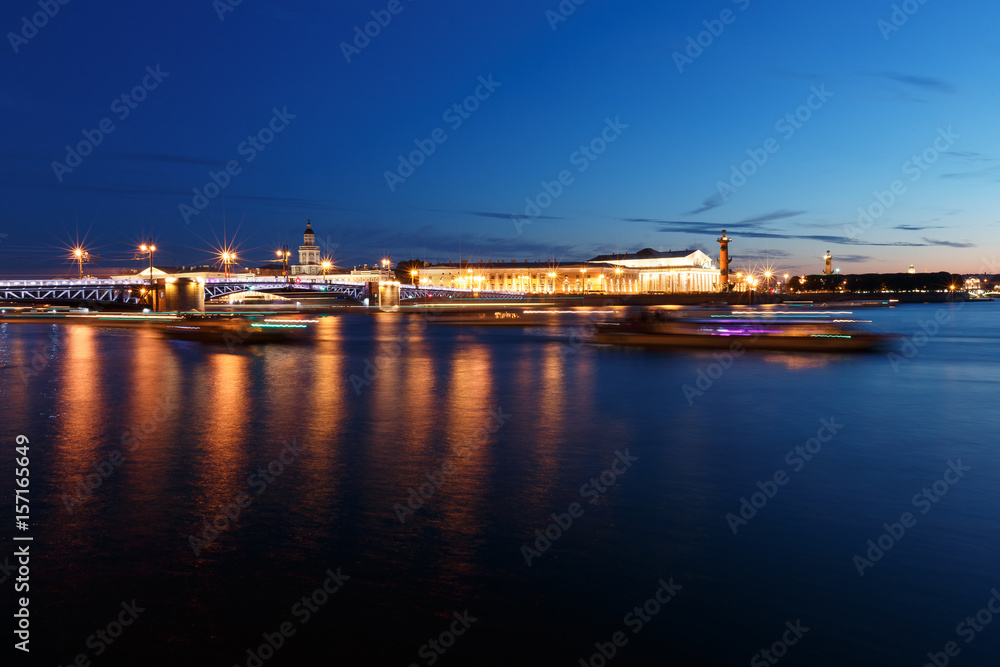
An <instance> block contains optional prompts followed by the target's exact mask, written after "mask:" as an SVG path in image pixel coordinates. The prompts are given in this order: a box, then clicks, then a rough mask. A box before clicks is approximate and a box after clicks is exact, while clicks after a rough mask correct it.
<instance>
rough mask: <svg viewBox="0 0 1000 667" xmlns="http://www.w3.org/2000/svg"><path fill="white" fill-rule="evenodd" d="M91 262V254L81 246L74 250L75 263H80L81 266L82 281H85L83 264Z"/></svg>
mask: <svg viewBox="0 0 1000 667" xmlns="http://www.w3.org/2000/svg"><path fill="white" fill-rule="evenodd" d="M90 260H91V254H90V253H89V252H87V251H86V250H84V249H83V248H81V247H80V246H77V247H75V248H73V261H75V262H78V263H79V264H80V280H83V263H84V262H89V261H90Z"/></svg>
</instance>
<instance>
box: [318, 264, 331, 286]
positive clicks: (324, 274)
mask: <svg viewBox="0 0 1000 667" xmlns="http://www.w3.org/2000/svg"><path fill="white" fill-rule="evenodd" d="M320 266H322V267H323V282H326V272H327V271H329V270H330V267H331V266H333V265H332V264H331V263H330V260H323V263H322V264H320Z"/></svg>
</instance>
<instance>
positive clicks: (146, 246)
mask: <svg viewBox="0 0 1000 667" xmlns="http://www.w3.org/2000/svg"><path fill="white" fill-rule="evenodd" d="M139 251H140V252H144V253H146V254H147V255H149V289H150V291H152V289H153V253H154V252H156V246H155V245H153V239H150V240H149V243H143V244H142V245H140V246H139Z"/></svg>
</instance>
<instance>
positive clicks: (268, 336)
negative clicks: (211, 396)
mask: <svg viewBox="0 0 1000 667" xmlns="http://www.w3.org/2000/svg"><path fill="white" fill-rule="evenodd" d="M306 329H307V326H306V325H305V324H302V323H299V322H296V321H295V320H283V321H278V320H270V321H261V320H253V319H247V318H238V317H226V318H212V317H187V318H181V319H179V320H177V321H174V322H167V323H164V324H163V325H162V326H160V327H159V331H160V332H161V333H162V334H163V335H164V336H166V337H167V338H177V339H180V340H193V341H198V342H202V343H225V344H227V345H232V344H235V343H246V344H248V345H254V344H257V343H286V342H291V341H295V340H299V339H301V338H302V337H303V335H304V334H305V332H306Z"/></svg>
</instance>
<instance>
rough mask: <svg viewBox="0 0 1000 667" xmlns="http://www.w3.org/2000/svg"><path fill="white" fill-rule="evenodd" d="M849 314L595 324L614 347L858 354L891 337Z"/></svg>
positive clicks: (662, 314)
mask: <svg viewBox="0 0 1000 667" xmlns="http://www.w3.org/2000/svg"><path fill="white" fill-rule="evenodd" d="M851 314H852V313H850V312H829V311H826V312H803V311H798V312H764V311H747V312H741V311H730V312H725V313H722V312H719V313H714V314H706V313H704V312H699V313H696V314H695V313H687V312H670V313H668V312H666V311H655V312H648V311H644V312H643V313H642V314H641V315H640V316H639V317H637V318H629V319H622V320H615V321H607V322H598V323H597V325H596V326H597V334H596V336H595V340H596V342H598V343H606V344H612V345H643V346H667V347H680V348H710V349H723V348H728V349H734V350H736V349H748V350H787V351H803V352H862V351H867V350H873V349H877V348H879V347H881V346H883V345H885V344H887V343H889V342H891V341H892V340H894V339H895V336H892V335H889V334H883V333H880V332H877V331H876V330H875V329H873V328H872V327H871V326H870V325H869V323H868V322H867V321H863V320H854V319H846V318H845V315H846V316H849V315H851Z"/></svg>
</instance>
